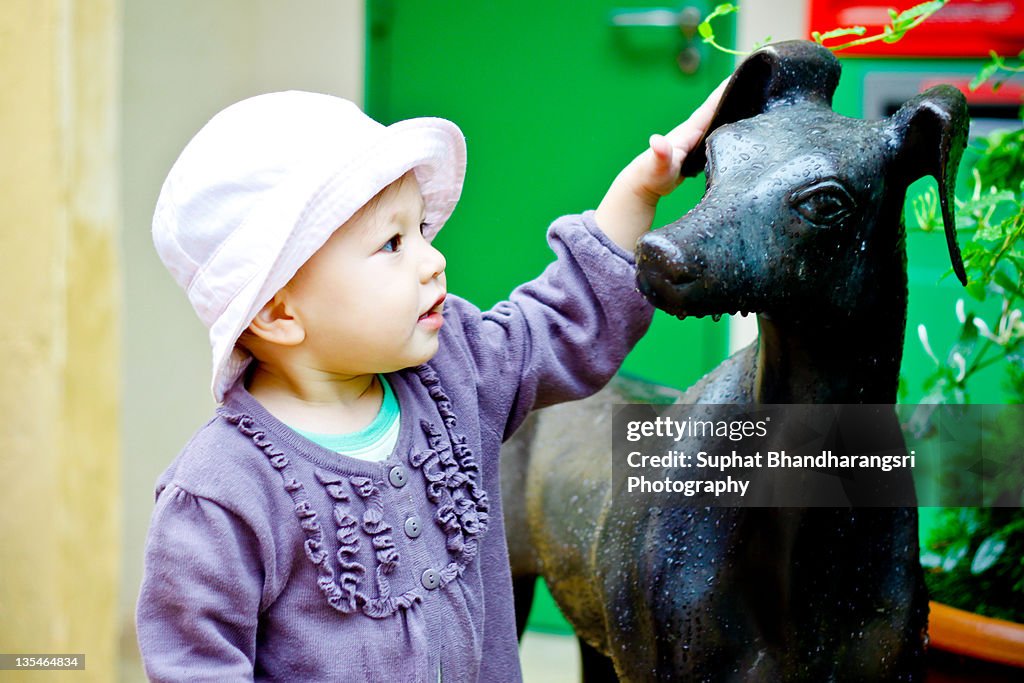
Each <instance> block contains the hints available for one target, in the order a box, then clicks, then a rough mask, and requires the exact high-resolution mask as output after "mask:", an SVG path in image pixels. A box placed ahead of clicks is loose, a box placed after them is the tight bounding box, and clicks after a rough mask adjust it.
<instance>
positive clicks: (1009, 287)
mask: <svg viewBox="0 0 1024 683" xmlns="http://www.w3.org/2000/svg"><path fill="white" fill-rule="evenodd" d="M993 279H994V280H995V281H996V284H997V285H999V286H1000V287H1002V288H1003V289H1005V290H1006V291H1007V292H1010V293H1011V294H1013V295H1015V296H1017V297H1020V298H1024V292H1021V291H1020V288H1019V287H1018V285H1017V283H1016V282H1014V281H1013V280H1011V279H1010V276H1009V275H1007V274H1006V273H1004V272H1003V271H1001V270H997V271H996V274H995V276H994V277H993Z"/></svg>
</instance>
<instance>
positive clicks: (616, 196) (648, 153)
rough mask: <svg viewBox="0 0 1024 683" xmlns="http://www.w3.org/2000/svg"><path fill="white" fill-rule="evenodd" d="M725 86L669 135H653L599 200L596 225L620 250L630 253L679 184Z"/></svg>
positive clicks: (716, 89) (712, 94)
mask: <svg viewBox="0 0 1024 683" xmlns="http://www.w3.org/2000/svg"><path fill="white" fill-rule="evenodd" d="M726 82H727V81H723V82H722V83H721V84H720V85H719V86H718V87H717V88H715V90H714V92H712V93H711V94H710V95H709V96H708V98H707V99H706V100H705V101H704V103H703V104H702V105H700V107H698V108H697V110H696V111H694V112H693V114H692V115H690V118H688V119H687V120H686V121H684V122H683V123H681V124H679V125H678V126H676V127H675V128H674V129H672V130H671V131H670V132H669V133H668V134H666V135H652V136H651V139H650V147H649V148H648V149H646V150H644V151H643V152H642V153H641V154H640V155H639V156H638V157H637V158H635V159H633V161H631V162H630V163H629V164H628V165H627V166H626V168H624V169H622V172H621V173H619V175H618V176H617V177H616V178H615V181H614V182H613V183H612V185H611V187H610V188H609V189H608V193H607V194H606V195H605V196H604V199H603V200H601V204H600V205H599V206H598V207H597V214H596V220H597V224H598V225H599V226H600V227H601V229H602V230H604V232H605V233H606V234H607V235H608V237H610V238H611V239H612V241H614V242H615V243H616V244H618V245H619V246H621V247H622V248H624V249H626V250H627V251H632V250H633V245H634V244H635V243H636V241H637V239H639V238H640V236H641V235H642V234H643V233H644V232H646V231H647V230H649V229H650V227H651V222H652V221H653V220H654V210H655V208H656V207H657V205H658V200H659V199H661V198H662V197H664V196H665V195H667V194H669V193H670V192H672V190H674V189H676V187H678V186H679V183H680V182H682V178H681V177H680V176H679V168H680V166H681V165H682V163H683V159H685V158H686V155H687V154H689V153H690V150H692V149H693V148H694V146H695V145H697V143H699V142H700V139H701V138H702V137H703V136H704V132H705V131H706V130H707V127H708V125H709V124H710V123H711V117H712V116H713V115H714V113H715V110H716V109H717V108H718V101H719V99H720V98H721V96H722V90H723V89H724V88H725V84H726Z"/></svg>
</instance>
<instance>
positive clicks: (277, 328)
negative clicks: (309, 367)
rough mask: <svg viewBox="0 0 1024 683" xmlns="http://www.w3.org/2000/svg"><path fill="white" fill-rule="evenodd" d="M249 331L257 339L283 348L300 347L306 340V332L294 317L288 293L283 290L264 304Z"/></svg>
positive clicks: (250, 324)
mask: <svg viewBox="0 0 1024 683" xmlns="http://www.w3.org/2000/svg"><path fill="white" fill-rule="evenodd" d="M248 331H249V332H250V333H251V334H253V335H255V336H256V337H258V338H260V339H262V340H264V341H267V342H270V343H271V344H279V345H281V346H298V345H299V344H301V343H302V342H303V341H304V340H305V339H306V330H305V328H304V327H303V326H302V323H301V322H300V321H299V319H298V318H297V317H296V316H295V315H294V313H293V311H292V308H291V304H290V303H289V301H288V293H287V291H286V290H283V289H282V290H281V291H280V292H278V293H277V294H275V295H274V298H273V299H271V300H270V301H268V302H267V303H265V304H263V308H261V309H260V310H259V312H257V313H256V317H254V318H253V319H252V322H250V323H249V327H248Z"/></svg>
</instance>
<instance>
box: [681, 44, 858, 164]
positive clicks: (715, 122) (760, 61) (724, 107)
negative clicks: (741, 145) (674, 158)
mask: <svg viewBox="0 0 1024 683" xmlns="http://www.w3.org/2000/svg"><path fill="white" fill-rule="evenodd" d="M840 68H841V67H840V66H839V60H838V59H836V58H835V55H833V54H832V51H831V50H829V49H828V48H824V47H822V46H820V45H818V44H817V43H813V42H811V41H809V40H788V41H785V42H781V43H774V44H772V45H765V46H764V47H762V48H761V49H759V50H757V51H755V52H753V53H752V54H751V55H750V56H749V57H747V58H746V59H745V60H743V62H742V63H741V64H740V65H739V66H738V67H736V71H735V72H733V75H732V78H730V79H729V84H728V85H726V86H725V92H723V93H722V99H721V101H720V102H719V103H718V109H717V110H716V111H715V115H714V116H713V117H712V119H711V124H710V125H709V126H708V129H707V132H706V133H704V137H703V138H701V140H700V142H698V143H697V144H696V146H694V148H693V151H691V152H690V153H689V154H688V155H687V156H686V158H685V159H684V160H683V166H682V168H681V169H680V173H681V175H682V176H683V177H684V178H689V177H692V176H695V175H697V174H698V173H700V172H701V171H703V170H704V165H705V164H706V163H707V152H706V150H705V143H706V142H707V139H708V136H710V135H711V134H712V133H713V132H714V131H715V129H716V128H718V127H719V126H724V125H726V124H729V123H735V122H736V121H741V120H743V119H749V118H750V117H752V116H757V115H758V114H762V113H764V112H766V111H768V109H770V108H771V107H772V105H773V104H775V103H776V102H794V101H797V100H817V101H820V102H824V103H825V105H826V106H829V107H831V106H832V95H833V93H834V92H835V90H836V86H837V85H838V84H839V72H840Z"/></svg>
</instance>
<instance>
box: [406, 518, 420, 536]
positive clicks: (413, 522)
mask: <svg viewBox="0 0 1024 683" xmlns="http://www.w3.org/2000/svg"><path fill="white" fill-rule="evenodd" d="M421 533H423V527H421V526H420V518H419V517H410V518H409V519H407V520H405V535H406V536H408V537H409V538H416V537H417V536H419V535H420V534H421Z"/></svg>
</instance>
